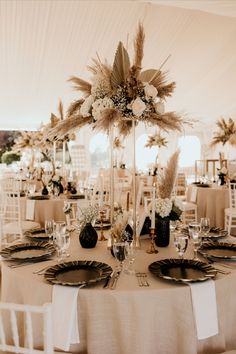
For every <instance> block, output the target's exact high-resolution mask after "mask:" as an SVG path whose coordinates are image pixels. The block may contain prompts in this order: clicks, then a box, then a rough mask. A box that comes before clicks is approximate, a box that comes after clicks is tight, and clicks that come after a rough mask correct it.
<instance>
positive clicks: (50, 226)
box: [44, 219, 54, 243]
mask: <svg viewBox="0 0 236 354" xmlns="http://www.w3.org/2000/svg"><path fill="white" fill-rule="evenodd" d="M44 229H45V233H46V235H47V236H48V239H49V243H53V230H54V221H53V220H51V219H50V220H45V223H44Z"/></svg>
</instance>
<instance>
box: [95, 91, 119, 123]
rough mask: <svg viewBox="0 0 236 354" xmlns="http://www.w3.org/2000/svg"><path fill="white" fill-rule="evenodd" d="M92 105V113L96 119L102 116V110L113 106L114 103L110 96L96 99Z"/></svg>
mask: <svg viewBox="0 0 236 354" xmlns="http://www.w3.org/2000/svg"><path fill="white" fill-rule="evenodd" d="M92 107H93V108H92V115H93V117H94V119H95V120H98V119H99V118H100V116H101V112H102V111H104V109H106V108H113V107H114V103H113V101H112V100H111V99H110V98H109V97H104V98H99V99H98V100H96V101H94V103H93V104H92Z"/></svg>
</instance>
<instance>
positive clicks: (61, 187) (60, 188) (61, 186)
mask: <svg viewBox="0 0 236 354" xmlns="http://www.w3.org/2000/svg"><path fill="white" fill-rule="evenodd" d="M58 186H59V191H60V194H62V193H63V192H64V187H63V185H62V184H61V183H60V182H59V184H58Z"/></svg>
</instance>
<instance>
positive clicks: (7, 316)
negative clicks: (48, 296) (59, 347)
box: [0, 302, 54, 354]
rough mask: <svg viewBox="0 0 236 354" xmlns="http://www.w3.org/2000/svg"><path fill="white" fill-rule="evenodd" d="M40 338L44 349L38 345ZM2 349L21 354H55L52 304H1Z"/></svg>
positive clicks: (0, 333)
mask: <svg viewBox="0 0 236 354" xmlns="http://www.w3.org/2000/svg"><path fill="white" fill-rule="evenodd" d="M36 325H37V329H36ZM39 328H41V329H42V333H41V332H40V331H39ZM39 332H40V333H39ZM10 333H11V335H10ZM22 333H24V338H23V340H22V338H21V337H22ZM40 336H42V338H43V341H42V342H43V344H44V345H43V348H37V345H36V340H37V341H39V337H40ZM36 338H37V339H36ZM0 349H1V350H2V351H4V352H11V353H20V354H40V353H41V354H42V353H45V354H53V353H54V351H53V340H52V307H51V304H44V305H42V306H32V305H23V304H14V303H4V302H0Z"/></svg>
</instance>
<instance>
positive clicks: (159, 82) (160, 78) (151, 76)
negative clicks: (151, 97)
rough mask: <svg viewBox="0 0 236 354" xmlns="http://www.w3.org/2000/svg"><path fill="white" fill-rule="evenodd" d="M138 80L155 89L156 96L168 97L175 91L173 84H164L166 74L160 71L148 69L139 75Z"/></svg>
mask: <svg viewBox="0 0 236 354" xmlns="http://www.w3.org/2000/svg"><path fill="white" fill-rule="evenodd" d="M140 80H141V81H143V82H148V83H149V84H150V85H153V86H155V87H156V89H157V91H158V96H159V97H160V98H164V97H165V96H170V95H171V93H172V92H173V91H174V89H175V86H176V85H175V82H171V83H170V84H166V73H164V72H162V71H161V70H156V69H148V70H145V71H142V72H141V73H140Z"/></svg>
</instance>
